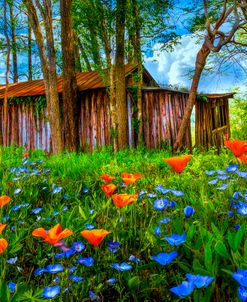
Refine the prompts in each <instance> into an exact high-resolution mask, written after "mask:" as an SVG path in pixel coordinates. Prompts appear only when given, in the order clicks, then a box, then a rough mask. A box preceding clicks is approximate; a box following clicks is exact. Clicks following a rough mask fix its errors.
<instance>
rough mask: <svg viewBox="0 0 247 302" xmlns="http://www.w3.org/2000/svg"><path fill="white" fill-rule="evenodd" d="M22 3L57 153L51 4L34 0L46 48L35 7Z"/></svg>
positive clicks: (59, 146) (59, 147)
mask: <svg viewBox="0 0 247 302" xmlns="http://www.w3.org/2000/svg"><path fill="white" fill-rule="evenodd" d="M24 3H25V5H26V8H27V13H28V17H29V18H30V22H31V26H32V30H33V33H34V35H35V40H36V43H37V46H38V50H39V56H40V61H41V67H42V72H43V78H44V84H45V91H46V101H47V109H48V118H49V123H50V129H51V138H52V152H53V153H59V152H61V151H62V150H63V145H62V134H61V121H60V110H59V98H58V91H57V76H56V53H55V47H54V38H53V29H52V4H51V1H50V0H43V3H42V5H41V3H40V2H39V0H37V1H36V5H37V7H38V9H39V12H40V14H41V16H42V18H43V21H44V26H45V35H46V45H47V48H46V47H45V42H44V36H43V33H42V29H41V26H40V21H39V18H38V13H37V9H36V7H35V6H34V3H33V1H32V0H24Z"/></svg>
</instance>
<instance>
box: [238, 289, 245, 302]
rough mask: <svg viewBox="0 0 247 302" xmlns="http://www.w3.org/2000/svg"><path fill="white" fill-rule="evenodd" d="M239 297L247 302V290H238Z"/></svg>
mask: <svg viewBox="0 0 247 302" xmlns="http://www.w3.org/2000/svg"><path fill="white" fill-rule="evenodd" d="M238 297H239V299H240V300H241V301H244V302H247V289H246V288H245V287H243V286H240V287H239V288H238Z"/></svg>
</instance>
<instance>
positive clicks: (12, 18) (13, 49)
mask: <svg viewBox="0 0 247 302" xmlns="http://www.w3.org/2000/svg"><path fill="white" fill-rule="evenodd" d="M8 4H9V15H10V26H11V40H12V41H11V52H12V62H13V81H14V83H16V82H18V65H17V43H16V20H15V16H14V11H13V0H9V1H8Z"/></svg>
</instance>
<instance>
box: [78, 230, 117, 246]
mask: <svg viewBox="0 0 247 302" xmlns="http://www.w3.org/2000/svg"><path fill="white" fill-rule="evenodd" d="M110 233H111V232H108V231H106V230H103V229H99V230H84V231H82V232H81V235H82V236H83V237H84V238H85V239H87V241H88V242H89V243H90V244H92V245H93V246H98V245H99V244H100V243H101V241H102V240H103V239H104V238H105V236H107V235H108V234H110Z"/></svg>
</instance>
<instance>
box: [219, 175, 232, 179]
mask: <svg viewBox="0 0 247 302" xmlns="http://www.w3.org/2000/svg"><path fill="white" fill-rule="evenodd" d="M217 178H218V179H220V180H227V179H228V178H230V176H228V175H218V176H217Z"/></svg>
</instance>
